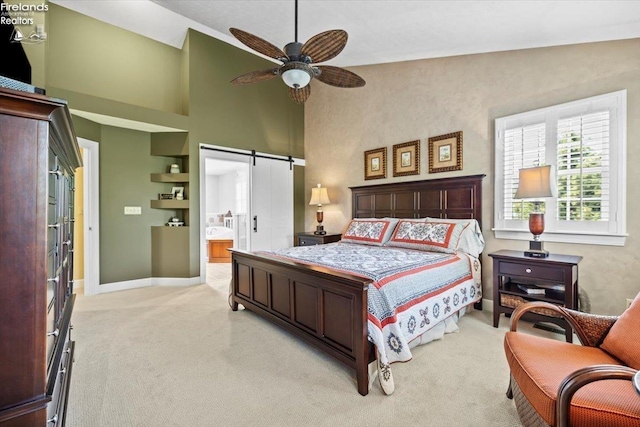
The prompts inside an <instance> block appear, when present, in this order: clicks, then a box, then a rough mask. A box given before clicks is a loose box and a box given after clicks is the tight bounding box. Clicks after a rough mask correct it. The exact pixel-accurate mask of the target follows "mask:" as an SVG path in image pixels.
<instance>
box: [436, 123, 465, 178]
mask: <svg viewBox="0 0 640 427" xmlns="http://www.w3.org/2000/svg"><path fill="white" fill-rule="evenodd" d="M459 170H462V131H458V132H453V133H448V134H446V135H440V136H434V137H432V138H429V173H436V172H448V171H459Z"/></svg>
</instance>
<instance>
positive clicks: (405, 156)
mask: <svg viewBox="0 0 640 427" xmlns="http://www.w3.org/2000/svg"><path fill="white" fill-rule="evenodd" d="M419 174H420V141H419V140H418V141H411V142H405V143H402V144H396V145H394V146H393V176H407V175H419Z"/></svg>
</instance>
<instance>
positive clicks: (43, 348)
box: [0, 88, 81, 427]
mask: <svg viewBox="0 0 640 427" xmlns="http://www.w3.org/2000/svg"><path fill="white" fill-rule="evenodd" d="M80 165H81V158H80V150H79V148H78V142H77V140H76V137H75V134H74V130H73V125H72V122H71V116H70V114H69V110H68V108H67V105H66V103H65V102H64V101H62V100H59V99H54V98H49V97H46V96H44V95H37V94H32V93H28V92H21V91H15V90H11V89H4V88H0V426H2V427H9V426H11V427H14V426H20V427H24V426H40V427H42V426H61V425H64V421H65V417H64V415H65V412H66V408H67V396H68V391H69V384H70V378H71V368H72V363H73V350H74V342H73V341H72V340H71V333H70V321H71V312H72V310H73V303H74V299H75V295H74V294H73V225H74V209H73V199H74V197H73V195H74V173H75V169H76V168H77V167H79V166H80Z"/></svg>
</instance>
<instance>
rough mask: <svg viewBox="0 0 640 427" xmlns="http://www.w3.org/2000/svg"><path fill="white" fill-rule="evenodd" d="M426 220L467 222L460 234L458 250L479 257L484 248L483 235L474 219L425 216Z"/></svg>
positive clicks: (453, 222) (455, 222)
mask: <svg viewBox="0 0 640 427" xmlns="http://www.w3.org/2000/svg"><path fill="white" fill-rule="evenodd" d="M427 222H448V223H451V224H468V227H466V228H465V229H464V231H463V232H462V235H461V236H460V242H459V243H458V250H459V251H462V252H464V253H467V254H469V255H471V256H472V257H475V258H479V257H480V254H481V253H482V251H483V250H484V237H483V236H482V230H480V224H478V221H476V220H475V219H453V218H431V217H427Z"/></svg>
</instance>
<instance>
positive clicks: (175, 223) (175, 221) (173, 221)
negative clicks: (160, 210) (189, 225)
mask: <svg viewBox="0 0 640 427" xmlns="http://www.w3.org/2000/svg"><path fill="white" fill-rule="evenodd" d="M167 225H168V226H169V227H182V226H184V221H180V218H178V217H177V216H172V217H171V218H169V222H167Z"/></svg>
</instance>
